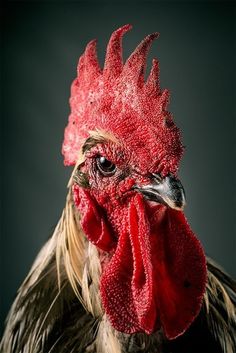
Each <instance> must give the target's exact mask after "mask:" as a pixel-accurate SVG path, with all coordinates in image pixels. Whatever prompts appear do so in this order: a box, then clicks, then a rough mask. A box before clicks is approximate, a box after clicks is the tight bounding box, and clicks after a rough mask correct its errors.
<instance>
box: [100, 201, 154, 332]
mask: <svg viewBox="0 0 236 353" xmlns="http://www.w3.org/2000/svg"><path fill="white" fill-rule="evenodd" d="M125 217H126V220H127V227H126V228H125V229H123V230H122V233H121V234H119V239H118V245H117V249H116V251H115V253H114V255H113V257H112V259H111V261H110V262H109V264H108V265H107V267H106V268H105V270H104V272H103V275H102V278H101V283H100V290H101V298H102V303H103V306H104V308H105V311H106V314H107V315H108V317H109V319H110V321H111V323H112V325H113V327H114V328H115V329H117V330H118V331H122V332H125V333H129V334H130V333H135V332H146V333H148V334H150V333H151V332H153V331H154V330H156V329H157V328H158V326H159V321H158V319H157V307H156V305H155V300H154V295H155V293H154V278H153V267H152V263H151V246H150V245H151V244H150V227H149V222H148V220H147V218H146V212H145V205H144V202H143V199H142V196H141V195H135V196H134V197H133V198H132V199H131V201H130V203H129V207H128V210H127V209H126V214H125Z"/></svg>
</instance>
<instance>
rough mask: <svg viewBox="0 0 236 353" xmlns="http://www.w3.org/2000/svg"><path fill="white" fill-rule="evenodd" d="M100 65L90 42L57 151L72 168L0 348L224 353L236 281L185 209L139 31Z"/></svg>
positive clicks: (231, 335)
mask: <svg viewBox="0 0 236 353" xmlns="http://www.w3.org/2000/svg"><path fill="white" fill-rule="evenodd" d="M130 28H131V26H130V25H126V26H123V27H121V28H119V29H118V30H116V31H115V32H114V33H113V34H112V36H111V38H110V41H109V43H108V46H107V52H106V58H105V64H104V68H103V70H102V69H101V68H100V66H99V64H98V60H97V57H96V41H95V40H93V41H91V42H90V43H89V44H88V45H87V47H86V49H85V52H84V54H83V55H82V56H81V58H80V60H79V64H78V75H77V78H76V79H75V80H74V82H73V83H72V87H71V98H70V106H71V114H70V117H69V122H68V125H67V127H66V130H65V136H64V142H63V147H62V153H63V155H64V163H65V165H73V166H74V170H73V173H72V176H71V178H70V180H69V183H68V190H69V191H68V196H67V199H66V205H65V208H64V210H63V213H62V216H61V218H60V220H59V222H58V224H57V226H56V228H55V231H54V233H53V235H52V237H51V238H50V239H49V240H48V241H47V243H46V244H45V245H44V247H43V248H42V250H41V251H40V253H39V255H38V257H37V258H36V260H35V262H34V264H33V266H32V268H31V270H30V272H29V274H28V276H27V277H26V279H25V281H24V282H23V284H22V285H21V287H20V289H19V291H18V294H17V297H16V299H15V302H14V303H13V305H12V308H11V310H10V313H9V315H8V318H7V324H6V329H5V333H4V335H3V339H2V342H1V351H2V352H3V353H67V352H77V353H79V352H98V353H122V352H124V353H126V352H149V353H154V352H156V353H165V352H166V353H171V352H172V353H177V352H181V353H185V352H186V353H192V352H195V353H197V352H198V353H204V352H209V353H210V352H212V353H213V352H214V353H234V352H235V351H236V342H235V337H236V333H235V328H236V319H235V304H236V283H235V282H234V281H233V280H232V279H231V278H230V277H229V276H228V275H227V274H226V273H225V272H224V271H223V270H222V269H221V268H220V267H219V266H218V265H217V264H215V263H214V262H213V261H212V260H211V259H209V258H206V257H205V255H204V251H203V249H202V246H201V244H200V242H199V240H198V239H197V238H196V236H195V235H194V233H193V232H192V230H191V228H190V226H189V225H188V223H187V220H186V218H185V216H184V214H183V208H184V205H185V193H184V188H183V186H182V184H181V182H180V180H179V179H178V177H177V171H178V166H179V162H180V159H181V156H182V154H183V145H182V142H181V136H180V131H179V129H178V128H177V127H176V125H175V123H174V121H173V117H172V115H171V114H170V113H169V112H168V111H167V104H168V101H169V92H168V91H167V90H163V91H162V90H161V89H160V85H159V78H158V77H159V64H158V61H157V60H156V59H154V60H153V63H152V68H151V72H150V74H149V77H148V78H147V80H145V79H144V72H145V63H146V57H147V53H148V50H149V48H150V45H151V43H152V41H153V40H154V39H155V38H157V37H158V33H154V34H151V35H149V36H147V37H146V38H145V39H144V40H143V41H142V42H141V43H140V44H139V45H138V46H137V48H136V49H135V51H134V52H133V53H132V54H131V55H130V57H129V58H128V59H127V61H126V62H125V63H124V64H123V61H122V37H123V35H124V33H125V32H127V31H128V30H129V29H130Z"/></svg>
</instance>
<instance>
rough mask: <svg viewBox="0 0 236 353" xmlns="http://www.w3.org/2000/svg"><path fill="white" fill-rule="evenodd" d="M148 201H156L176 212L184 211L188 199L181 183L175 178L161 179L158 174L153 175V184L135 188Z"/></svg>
mask: <svg viewBox="0 0 236 353" xmlns="http://www.w3.org/2000/svg"><path fill="white" fill-rule="evenodd" d="M135 189H136V190H137V191H138V192H140V193H142V194H143V195H144V197H145V198H146V199H147V200H150V201H154V202H157V203H160V204H163V205H166V206H169V207H171V208H173V209H175V210H183V208H184V206H185V204H186V199H185V192H184V188H183V186H182V184H181V182H180V181H179V180H178V179H176V178H174V177H173V176H170V175H168V176H166V177H165V178H161V177H160V176H159V175H158V174H152V183H151V184H148V185H144V186H141V187H140V186H135Z"/></svg>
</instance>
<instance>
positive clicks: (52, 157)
mask: <svg viewBox="0 0 236 353" xmlns="http://www.w3.org/2000/svg"><path fill="white" fill-rule="evenodd" d="M235 20H236V17H235V3H233V2H231V3H230V2H226V1H224V2H223V1H222V2H177V1H175V2H157V1H156V2H154V1H142V2H141V1H140V2H137V1H136V2H135V1H133V2H132V1H129V2H128V1H126V2H122V1H120V2H119V3H117V2H112V1H110V2H98V1H97V2H89V1H87V2H73V3H72V2H69V1H68V2H54V1H52V2H30V1H29V2H20V1H16V2H7V3H5V5H4V6H3V12H2V19H1V23H2V49H3V51H2V53H3V55H2V80H1V88H2V115H1V120H2V135H1V142H2V147H3V149H2V150H3V154H2V163H1V169H2V201H3V202H2V236H1V271H2V273H1V322H2V321H3V318H4V317H5V315H6V313H7V311H8V309H9V307H10V304H11V303H12V301H13V298H14V295H15V292H16V290H17V288H18V287H19V285H20V283H21V282H22V280H23V279H24V277H25V276H26V274H27V272H28V271H29V268H30V266H31V264H32V262H33V260H34V258H35V256H36V254H37V253H38V251H39V249H40V247H41V246H42V245H43V243H44V242H45V241H46V239H47V238H48V237H49V235H50V234H51V233H52V230H53V228H54V226H55V225H56V223H57V220H58V219H59V217H60V214H61V211H62V209H63V205H64V202H65V195H66V185H67V181H68V178H69V175H70V173H71V169H70V168H65V167H64V166H63V160H62V157H61V153H60V149H61V143H62V139H63V130H64V127H65V125H66V123H67V117H68V114H69V105H68V99H69V92H70V84H71V82H72V80H73V78H74V77H75V75H76V65H77V61H78V58H79V56H80V55H81V54H82V52H83V50H84V47H85V45H86V43H87V42H88V41H89V40H90V39H93V38H98V50H99V59H100V61H101V62H103V60H104V52H105V47H106V43H107V41H108V39H109V36H110V34H111V32H112V31H113V30H114V29H116V28H117V27H119V26H121V25H123V24H126V23H131V24H133V30H132V31H131V32H130V33H128V34H127V35H126V36H125V38H124V56H125V58H127V56H128V55H129V53H130V52H131V51H132V50H133V49H134V47H135V46H136V44H137V43H138V42H139V41H140V40H141V39H142V38H143V37H144V36H145V35H146V34H148V33H151V32H153V31H159V32H160V34H161V35H160V38H159V39H158V40H157V41H156V42H155V43H154V45H153V48H152V50H151V52H150V55H149V60H148V68H149V69H150V62H151V58H152V57H153V56H156V57H157V58H158V59H159V60H160V68H161V86H162V87H163V88H169V89H170V90H171V93H172V96H171V105H170V110H171V111H172V112H173V114H174V116H175V120H176V123H177V124H178V126H179V127H180V128H181V129H182V132H183V137H184V144H185V145H186V146H187V148H186V153H185V156H184V159H183V162H182V165H181V171H180V176H181V179H182V182H183V184H184V186H185V190H186V193H187V207H186V214H187V217H188V220H189V222H190V224H191V227H192V229H193V230H194V231H195V233H196V234H197V235H198V237H199V238H200V240H201V241H202V243H203V245H204V248H205V249H206V251H207V253H208V254H209V255H211V256H212V257H213V258H214V259H215V260H217V261H218V262H219V263H220V264H222V266H224V267H225V269H226V270H227V271H228V272H229V273H230V274H231V275H234V276H235V275H236V263H235V257H236V255H235V218H236V207H235V192H236V185H235V179H236V178H235V164H236V161H235V73H236V67H235V27H234V23H235Z"/></svg>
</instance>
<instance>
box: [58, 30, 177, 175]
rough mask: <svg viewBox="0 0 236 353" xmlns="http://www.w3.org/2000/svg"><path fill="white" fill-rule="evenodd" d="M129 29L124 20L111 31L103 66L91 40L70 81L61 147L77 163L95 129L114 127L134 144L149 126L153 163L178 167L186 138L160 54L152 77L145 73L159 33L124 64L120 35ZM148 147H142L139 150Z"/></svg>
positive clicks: (68, 161)
mask: <svg viewBox="0 0 236 353" xmlns="http://www.w3.org/2000/svg"><path fill="white" fill-rule="evenodd" d="M130 29H131V26H130V25H125V26H123V27H121V28H119V29H117V30H116V31H115V32H114V33H113V34H112V36H111V38H110V41H109V43H108V46H107V52H106V58H105V63H104V69H103V70H102V69H101V68H100V67H99V64H98V60H97V55H96V41H95V40H92V41H91V42H89V43H88V45H87V47H86V49H85V52H84V54H83V55H82V56H81V58H80V60H79V65H78V77H77V78H76V79H75V80H74V82H73V84H72V87H71V98H70V105H71V115H70V117H69V123H68V126H67V127H66V129H65V139H64V142H63V147H62V153H63V155H64V157H65V159H64V163H65V165H74V164H75V163H76V161H77V158H78V152H79V150H80V148H81V145H82V143H83V142H84V139H85V138H87V137H88V136H89V131H91V130H94V129H101V130H105V131H108V132H111V133H112V134H113V135H115V136H116V137H117V138H118V139H120V140H122V141H123V142H125V143H126V144H127V145H129V144H130V145H129V148H130V149H133V148H135V150H137V144H138V146H139V145H140V140H142V133H143V132H142V131H145V141H146V146H147V150H148V151H150V150H151V152H152V153H151V155H152V158H151V159H152V160H153V164H154V165H153V168H154V169H155V168H156V166H157V165H159V166H160V161H162V164H163V165H165V168H166V170H168V172H172V173H175V172H176V169H177V165H178V162H179V159H180V157H181V155H182V144H181V141H180V136H179V130H178V129H177V127H176V126H175V125H174V123H173V121H172V117H171V115H170V113H168V112H167V111H166V106H167V104H168V101H169V93H168V91H167V90H164V91H161V90H160V86H159V78H158V73H159V65H158V61H157V60H156V59H154V60H153V64H152V69H151V72H150V74H149V77H148V79H147V81H146V82H145V79H144V73H145V66H146V57H147V54H148V51H149V48H150V46H151V43H152V42H153V40H154V39H155V38H157V37H158V35H159V34H158V33H153V34H150V35H148V36H147V37H146V38H145V39H144V40H143V41H142V42H141V43H140V44H139V45H138V46H137V48H136V49H135V51H134V52H133V53H132V54H131V55H130V57H129V58H128V59H127V61H126V62H125V63H124V64H123V59H122V43H121V41H122V37H123V35H124V33H125V32H127V31H128V30H130ZM139 130H140V131H139ZM135 134H136V135H137V136H136V135H135ZM137 152H138V151H137ZM146 153H147V151H145V152H143V151H140V153H139V154H140V155H143V154H146ZM149 153H150V152H149ZM146 156H147V154H146ZM157 156H158V157H157ZM153 157H154V158H153ZM157 158H158V160H157ZM145 159H146V158H145ZM143 168H144V169H145V166H143ZM155 171H156V172H157V169H155ZM163 173H164V174H165V172H163Z"/></svg>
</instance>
